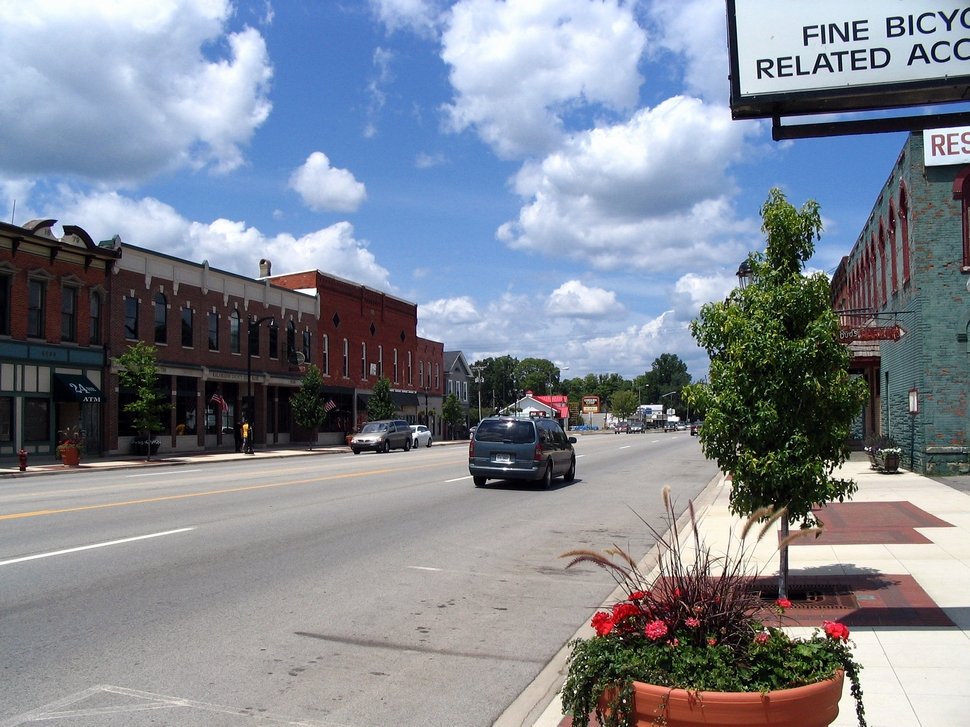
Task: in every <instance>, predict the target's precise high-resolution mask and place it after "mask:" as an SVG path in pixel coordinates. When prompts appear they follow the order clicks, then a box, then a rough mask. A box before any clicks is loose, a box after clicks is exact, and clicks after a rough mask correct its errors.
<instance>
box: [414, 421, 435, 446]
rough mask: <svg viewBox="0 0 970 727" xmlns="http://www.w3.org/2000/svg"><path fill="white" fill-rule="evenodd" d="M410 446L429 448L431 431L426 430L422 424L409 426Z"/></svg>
mask: <svg viewBox="0 0 970 727" xmlns="http://www.w3.org/2000/svg"><path fill="white" fill-rule="evenodd" d="M411 446H412V447H430V446H431V430H430V429H428V428H427V427H426V426H424V424H412V425H411Z"/></svg>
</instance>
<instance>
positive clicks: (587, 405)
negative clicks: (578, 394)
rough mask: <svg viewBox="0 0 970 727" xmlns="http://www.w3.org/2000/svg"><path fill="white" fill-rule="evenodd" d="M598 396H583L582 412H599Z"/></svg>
mask: <svg viewBox="0 0 970 727" xmlns="http://www.w3.org/2000/svg"><path fill="white" fill-rule="evenodd" d="M599 413H600V398H599V397H598V396H584V397H583V414H599Z"/></svg>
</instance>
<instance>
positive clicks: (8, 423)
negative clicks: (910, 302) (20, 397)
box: [0, 396, 13, 442]
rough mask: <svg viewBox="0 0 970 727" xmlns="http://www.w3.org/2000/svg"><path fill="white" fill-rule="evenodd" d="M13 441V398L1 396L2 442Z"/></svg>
mask: <svg viewBox="0 0 970 727" xmlns="http://www.w3.org/2000/svg"><path fill="white" fill-rule="evenodd" d="M12 441H13V398H12V397H9V396H0V442H12Z"/></svg>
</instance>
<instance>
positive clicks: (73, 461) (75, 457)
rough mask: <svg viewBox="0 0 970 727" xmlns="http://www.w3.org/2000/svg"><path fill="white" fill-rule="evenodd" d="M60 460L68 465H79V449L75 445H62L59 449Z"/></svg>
mask: <svg viewBox="0 0 970 727" xmlns="http://www.w3.org/2000/svg"><path fill="white" fill-rule="evenodd" d="M60 455H61V462H63V463H64V464H66V465H67V466H68V467H79V466H80V465H81V450H80V449H76V448H75V447H62V448H61V451H60Z"/></svg>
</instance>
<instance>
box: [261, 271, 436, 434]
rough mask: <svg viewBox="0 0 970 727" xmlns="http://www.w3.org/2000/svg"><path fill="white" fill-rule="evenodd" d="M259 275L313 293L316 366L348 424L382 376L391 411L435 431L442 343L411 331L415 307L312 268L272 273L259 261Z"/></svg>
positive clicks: (357, 419)
mask: <svg viewBox="0 0 970 727" xmlns="http://www.w3.org/2000/svg"><path fill="white" fill-rule="evenodd" d="M260 273H261V275H263V276H264V279H265V280H267V281H269V282H272V284H273V285H278V286H281V287H285V288H290V289H293V290H307V291H314V292H315V293H316V294H317V295H318V296H319V299H320V317H319V321H318V326H317V330H316V337H317V340H318V342H319V344H318V345H319V348H320V349H321V351H322V355H321V358H320V364H319V365H320V370H321V372H322V374H323V380H324V385H325V388H326V391H327V392H328V393H329V394H330V395H331V396H332V398H333V401H334V403H336V404H337V406H338V410H339V411H340V412H341V415H342V416H343V417H346V422H347V423H348V424H349V426H352V427H353V428H355V429H359V427H360V426H361V425H362V424H363V422H365V421H366V419H367V400H368V398H369V397H370V395H371V393H372V391H373V388H374V384H376V383H377V382H378V380H380V379H381V378H382V377H386V378H387V379H388V380H390V382H391V396H392V398H393V400H394V402H395V404H396V405H397V407H398V415H399V416H400V417H401V418H403V419H407V421H409V422H411V423H424V422H428V426H429V427H430V428H432V432H433V433H434V434H435V435H438V436H440V434H441V430H440V416H441V415H440V412H441V399H442V392H443V379H442V366H443V362H444V346H443V344H440V343H438V342H436V341H429V340H427V339H423V338H420V337H419V336H418V335H417V321H418V316H417V305H416V304H414V303H410V302H408V301H406V300H402V299H401V298H397V297H395V296H393V295H388V294H387V293H384V292H381V291H379V290H374V289H372V288H368V287H366V286H364V285H360V284H358V283H353V282H350V281H348V280H343V279H342V278H338V277H335V276H333V275H327V274H326V273H323V272H321V271H319V270H307V271H303V272H294V273H285V274H282V275H272V274H271V273H272V269H271V264H270V262H269V261H267V260H263V261H262V262H261V270H260ZM419 393H420V394H421V396H420V397H419Z"/></svg>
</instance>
